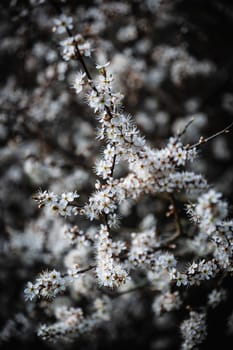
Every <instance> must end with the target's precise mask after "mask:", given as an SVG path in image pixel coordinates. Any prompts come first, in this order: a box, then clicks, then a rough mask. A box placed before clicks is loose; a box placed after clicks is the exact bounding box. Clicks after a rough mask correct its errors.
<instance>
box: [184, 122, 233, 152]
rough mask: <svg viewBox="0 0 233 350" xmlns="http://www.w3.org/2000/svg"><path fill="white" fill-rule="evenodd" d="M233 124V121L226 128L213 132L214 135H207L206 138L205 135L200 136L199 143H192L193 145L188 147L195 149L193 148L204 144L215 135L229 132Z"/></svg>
mask: <svg viewBox="0 0 233 350" xmlns="http://www.w3.org/2000/svg"><path fill="white" fill-rule="evenodd" d="M232 126H233V122H232V123H231V124H229V125H228V126H227V127H225V128H224V129H222V130H220V131H218V132H216V133H215V134H213V135H211V136H209V137H206V138H204V137H203V136H202V137H200V139H199V141H198V142H197V143H195V144H193V145H191V146H188V149H193V148H195V147H198V146H201V145H203V144H204V143H207V142H208V141H210V140H213V139H215V137H218V136H220V135H222V134H226V133H228V132H229V131H230V130H229V129H230V128H231V127H232Z"/></svg>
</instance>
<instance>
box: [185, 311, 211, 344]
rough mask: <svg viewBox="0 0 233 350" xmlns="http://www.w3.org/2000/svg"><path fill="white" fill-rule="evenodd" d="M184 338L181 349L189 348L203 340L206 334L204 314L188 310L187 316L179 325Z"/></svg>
mask: <svg viewBox="0 0 233 350" xmlns="http://www.w3.org/2000/svg"><path fill="white" fill-rule="evenodd" d="M180 330H181V334H182V337H183V339H184V341H183V344H182V350H191V349H193V348H194V347H196V346H198V345H199V344H201V343H202V342H203V340H204V339H205V337H206V335H207V326H206V314H205V313H204V312H203V313H198V312H196V311H190V313H189V318H188V319H187V320H185V321H183V323H182V324H181V326H180Z"/></svg>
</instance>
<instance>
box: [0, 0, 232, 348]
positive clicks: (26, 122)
mask: <svg viewBox="0 0 233 350" xmlns="http://www.w3.org/2000/svg"><path fill="white" fill-rule="evenodd" d="M58 7H59V8H60V9H61V10H62V13H64V14H65V15H67V16H71V17H72V18H73V29H72V30H73V33H74V34H77V33H81V34H82V35H83V36H84V38H86V39H88V40H89V41H90V42H91V44H92V47H93V48H94V52H93V55H92V57H91V58H90V59H87V61H86V63H87V66H88V67H89V69H90V71H91V72H92V74H93V75H95V74H96V73H95V69H94V67H95V64H96V63H97V62H106V61H110V62H111V64H110V68H109V69H111V71H112V73H113V75H114V79H115V81H114V84H115V87H116V91H120V92H121V93H123V94H124V96H125V98H124V101H123V103H124V106H125V111H126V112H127V113H130V114H131V115H132V116H133V118H134V120H135V121H136V124H137V125H138V128H139V129H140V130H141V132H142V134H144V135H145V137H146V139H147V140H149V142H150V143H151V144H152V145H153V146H154V147H162V146H164V145H166V142H167V139H168V138H169V137H170V136H172V135H173V134H175V133H176V132H177V131H179V130H182V129H183V128H184V127H185V125H186V124H187V123H188V122H189V121H190V120H191V119H193V122H192V124H191V125H190V127H189V128H188V129H187V131H186V133H185V134H184V135H183V141H184V143H189V144H194V143H196V142H198V140H199V138H200V137H201V136H205V137H208V136H211V135H213V134H215V133H217V132H218V131H220V130H222V129H224V128H225V127H226V126H228V125H229V124H230V123H232V122H233V45H232V33H233V3H232V1H224V0H222V1H218V0H205V1H203V0H189V1H185V0H144V1H140V0H131V1H123V0H121V1H111V0H109V1H104V0H94V1H88V0H86V1H84V0H83V1H75V0H74V1H65V0H64V1H62V0H61V1H59V0H58V1H49V0H48V1H46V0H45V1H43V0H41V1H39V0H38V1H36V0H31V1H29V0H28V1H23V0H10V1H4V0H2V1H1V4H0V60H1V70H0V84H1V91H0V147H1V150H0V233H1V234H0V247H1V248H0V249H1V255H0V263H1V270H0V283H1V284H2V287H1V291H2V292H1V297H0V298H1V300H0V303H1V304H0V308H1V314H0V344H1V346H2V348H3V349H8V348H9V349H10V348H16V347H20V348H22V349H29V348H31V346H33V347H34V348H38V349H49V348H51V347H53V345H47V344H46V343H43V342H42V341H41V340H40V339H39V338H37V336H36V333H35V329H36V325H37V324H38V319H39V320H43V317H44V316H43V315H42V310H41V309H42V308H41V307H38V306H37V305H30V303H29V304H28V303H27V305H26V303H25V301H24V296H23V289H24V286H25V283H26V282H27V281H28V280H31V279H33V278H34V276H35V274H36V273H38V272H40V271H41V269H42V268H44V266H55V265H58V266H59V264H61V256H62V257H64V256H65V254H66V253H67V249H68V248H67V243H66V241H65V239H64V229H63V227H64V220H63V221H62V219H60V218H56V220H55V219H54V218H51V217H49V216H46V214H43V215H42V214H41V211H39V210H38V208H37V206H36V204H35V203H34V201H33V199H32V196H33V194H34V193H35V192H36V191H37V190H38V189H39V188H41V189H50V190H51V191H54V192H58V193H60V192H62V191H73V190H76V189H78V191H79V193H81V195H82V198H83V200H84V201H85V199H87V198H88V195H89V194H90V193H91V192H92V190H93V185H94V181H95V174H94V172H93V166H94V164H95V159H96V156H97V155H98V154H99V152H101V150H102V149H103V144H101V142H97V141H96V139H95V135H96V128H97V126H98V125H97V122H96V120H95V118H94V117H93V114H92V111H91V110H90V109H89V108H88V106H87V104H86V103H85V101H84V100H83V99H82V98H79V97H77V95H76V94H75V93H74V91H73V90H72V89H71V88H70V86H71V82H72V78H73V77H74V74H75V73H77V72H78V71H79V70H80V69H81V67H80V66H79V64H78V63H77V62H75V61H71V62H66V61H64V59H63V58H62V55H61V49H60V42H61V41H62V40H64V39H65V38H66V34H65V33H64V34H59V33H58V32H54V31H53V27H54V19H55V18H57V16H58V12H57V9H58ZM232 132H233V131H232V130H231V131H230V133H227V134H223V135H220V136H219V137H217V138H214V139H213V140H212V141H210V142H208V143H207V144H206V145H203V146H202V147H201V148H199V151H200V154H199V157H198V160H197V161H196V162H195V164H192V165H191V167H192V168H193V169H195V171H197V172H200V173H202V174H204V175H205V176H206V178H207V179H208V181H209V183H210V184H212V185H213V186H214V187H216V189H217V190H219V191H221V192H223V194H224V197H225V198H226V199H227V200H228V201H229V203H230V204H232V203H233V191H232V188H233V162H232V160H233V158H232V153H233V136H232V135H233V134H232ZM154 205H156V209H155V210H156V214H157V215H159V213H160V212H163V211H164V204H163V203H162V202H161V201H160V200H158V199H157V200H153V201H145V202H144V203H143V204H142V205H141V206H139V207H137V208H132V211H131V212H129V216H128V218H125V219H124V218H123V224H124V225H125V226H126V227H127V226H128V227H134V226H136V225H137V224H138V223H139V222H140V220H141V219H142V218H143V215H145V214H146V213H147V210H148V207H150V208H151V207H152V206H154ZM232 213H233V210H232V207H231V214H232ZM122 215H123V213H122ZM75 220H76V219H75V218H73V219H71V220H70V223H71V224H74V223H75ZM86 224H87V223H83V225H84V226H85V225H86ZM226 283H227V286H228V288H229V290H230V291H231V289H232V286H231V283H230V282H228V281H227V282H226ZM137 298H139V299H140V300H139V301H138V300H137ZM151 298H152V296H151V295H150V294H148V295H147V292H146V291H145V292H143V293H142V294H140V295H139V296H134V297H133V299H134V300H133V301H131V302H129V301H128V302H129V304H127V305H128V306H127V310H128V314H127V315H126V316H125V318H126V320H125V322H122V321H119V318H120V317H119V315H118V314H117V315H115V319H116V326H115V329H114V332H115V333H114V332H113V330H112V329H111V330H108V329H107V328H105V329H102V330H100V331H99V334H98V336H96V338H95V339H94V341H92V342H88V341H87V340H81V341H80V344H79V346H80V348H81V349H107V348H108V347H109V346H110V345H111V348H112V349H115V348H118V347H119V346H125V345H127V346H130V347H132V348H134V349H141V348H142V347H143V348H145V349H176V348H179V345H178V344H179V335H178V336H177V323H176V318H174V317H173V316H171V319H169V320H167V319H166V318H162V319H160V320H154V315H153V314H152V311H151V309H150V308H149V303H148V300H149V301H150V300H151ZM83 302H84V301H83ZM130 303H131V304H130ZM135 303H138V304H137V305H138V310H135ZM119 304H120V305H121V303H119ZM116 305H117V301H116ZM120 305H119V309H118V311H117V313H119V314H120V311H119V310H120ZM122 308H123V307H122ZM231 309H232V301H231V300H229V302H228V303H227V304H226V305H225V306H224V307H221V309H218V310H217V311H215V314H214V315H213V317H210V319H211V320H212V321H211V322H210V333H209V334H210V336H209V337H208V339H207V342H206V343H205V345H204V347H203V349H219V347H220V346H221V345H222V344H223V343H224V344H225V340H226V337H225V333H224V332H225V330H226V328H227V324H226V321H223V320H226V318H227V316H228V315H229V313H230V311H231ZM177 317H178V319H179V317H180V316H177ZM181 318H182V315H181ZM121 322H122V323H121ZM168 324H169V327H168V326H167V325H168ZM216 330H217V332H216ZM108 332H109V333H112V334H111V336H109V333H108ZM229 339H231V338H229ZM226 344H227V343H226ZM72 346H73V347H74V346H75V347H76V346H77V344H75V345H70V348H72ZM224 346H225V347H224V349H232V346H231V345H224ZM59 347H60V345H57V344H56V346H55V348H56V349H59ZM61 348H64V347H63V345H61Z"/></svg>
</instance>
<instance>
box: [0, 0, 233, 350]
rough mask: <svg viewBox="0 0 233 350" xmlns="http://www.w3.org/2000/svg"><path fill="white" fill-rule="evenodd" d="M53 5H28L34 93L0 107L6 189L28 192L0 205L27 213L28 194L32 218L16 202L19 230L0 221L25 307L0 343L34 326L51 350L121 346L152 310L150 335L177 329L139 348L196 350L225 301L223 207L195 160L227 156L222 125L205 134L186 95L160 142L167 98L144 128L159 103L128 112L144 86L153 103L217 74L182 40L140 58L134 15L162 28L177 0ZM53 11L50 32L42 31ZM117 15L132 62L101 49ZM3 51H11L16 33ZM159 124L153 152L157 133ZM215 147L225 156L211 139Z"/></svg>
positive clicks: (141, 36)
mask: <svg viewBox="0 0 233 350" xmlns="http://www.w3.org/2000/svg"><path fill="white" fill-rule="evenodd" d="M16 3H17V2H16ZM64 3H65V4H63V1H61V3H60V2H59V1H55V2H54V1H51V3H50V10H49V11H52V13H51V14H50V12H49V11H48V10H47V9H46V7H44V8H43V6H47V4H46V2H44V1H38V2H37V1H31V2H30V6H31V7H32V9H33V10H36V11H38V15H39V17H38V19H37V22H36V23H37V24H38V27H39V28H40V29H41V31H45V32H46V30H48V28H49V30H50V36H49V37H48V39H47V40H48V42H47V41H46V40H45V41H44V42H43V40H42V38H41V41H38V42H35V43H34V44H32V48H31V56H30V57H29V58H28V59H27V61H26V70H27V71H28V72H29V75H30V74H31V76H32V75H33V73H34V71H36V65H37V64H41V71H40V70H38V74H37V76H36V77H35V81H36V83H35V85H36V87H35V86H34V87H33V88H32V89H31V90H30V91H26V88H25V90H24V89H23V87H18V86H17V80H16V79H15V78H14V77H11V78H9V79H8V80H6V82H5V85H4V87H3V96H2V97H1V99H2V101H1V102H2V105H3V107H4V109H5V111H4V113H3V114H2V120H3V122H5V121H6V119H5V118H6V116H7V112H9V111H12V108H13V107H12V106H14V107H15V111H17V113H18V120H16V121H15V125H14V126H12V125H11V123H10V120H9V125H8V129H7V122H5V124H4V123H3V127H2V135H3V141H4V137H5V139H6V140H7V142H8V143H6V145H5V147H4V149H3V160H2V163H4V162H5V163H6V167H7V164H8V163H9V164H12V165H11V166H10V167H9V169H8V171H7V174H6V175H5V179H4V181H5V182H6V184H7V179H10V181H12V182H15V183H16V184H18V185H19V186H20V184H21V183H27V186H26V185H25V190H24V189H23V188H22V191H24V197H23V198H22V199H20V198H19V199H17V198H14V196H15V194H14V193H11V194H8V192H7V191H8V189H7V187H5V188H3V196H4V198H7V200H8V196H9V197H10V196H12V198H13V202H16V203H18V202H20V201H22V206H23V207H24V206H25V201H26V203H31V202H30V198H29V197H30V194H32V198H33V200H34V201H35V202H36V203H37V205H38V207H39V212H38V211H37V209H36V208H35V206H33V204H32V205H31V206H30V205H28V204H26V206H25V208H24V209H23V211H22V218H23V219H22V221H24V223H23V225H20V222H19V224H18V225H13V224H12V220H11V214H7V219H6V221H5V223H4V225H5V226H4V229H5V230H6V231H7V233H8V238H7V239H5V238H4V239H3V241H2V242H3V248H2V250H3V255H4V256H6V257H8V258H9V265H10V266H13V268H14V266H16V265H17V262H18V261H20V262H21V263H20V264H21V265H22V267H21V265H20V268H19V271H18V272H17V273H18V275H19V276H21V277H20V278H19V277H17V278H19V279H20V281H21V290H24V296H23V298H21V300H22V299H24V302H21V304H20V305H21V307H20V311H18V313H17V312H14V315H13V316H12V317H10V318H9V320H8V321H7V322H5V323H4V325H3V327H2V331H1V340H2V341H3V342H4V341H8V340H9V339H11V337H13V338H14V337H19V338H20V339H23V337H25V339H26V338H27V337H29V338H30V337H32V335H31V334H33V332H35V331H36V332H37V336H38V337H39V339H42V340H43V341H44V342H45V344H50V345H48V346H53V345H54V344H55V346H59V344H61V345H62V346H64V344H66V345H67V346H70V347H71V348H72V346H76V345H75V344H76V343H77V342H79V344H80V346H81V347H83V348H85V346H87V344H88V346H89V347H90V348H94V343H95V342H96V341H97V340H98V339H99V340H98V342H99V344H100V346H99V347H98V348H101V346H102V345H101V344H102V342H103V344H109V343H112V342H113V339H118V338H119V333H120V332H121V326H123V327H124V328H125V329H126V332H125V333H127V332H128V331H129V332H130V331H131V330H132V329H133V328H134V327H135V324H134V322H139V321H140V319H141V320H143V319H144V318H145V317H147V312H149V315H150V327H151V328H152V329H153V330H154V329H157V330H159V324H160V323H161V324H162V323H163V322H165V323H167V324H168V329H167V330H166V332H167V335H168V334H169V332H173V327H174V324H175V327H176V335H175V336H174V337H173V336H172V337H170V339H166V338H167V337H168V338H169V336H167V337H165V338H163V337H162V340H161V346H160V345H159V342H157V340H158V339H156V337H155V338H154V337H153V336H151V338H152V340H153V342H154V345H153V347H152V345H151V348H154V349H171V348H173V349H174V348H175V347H176V346H178V347H179V348H181V349H187V350H189V349H190V350H191V349H194V348H199V347H201V346H202V344H203V343H204V344H205V341H206V338H207V336H208V327H209V326H208V318H210V315H211V313H212V312H214V311H215V310H218V307H219V306H220V307H221V305H223V304H224V303H227V302H228V301H229V297H230V296H229V293H230V291H231V287H229V284H230V282H231V278H232V272H233V269H232V262H233V220H232V219H231V218H230V207H229V204H228V202H227V200H225V199H224V197H225V196H224V195H223V194H222V193H221V191H220V190H219V189H218V186H217V187H216V189H215V186H213V185H212V184H211V183H208V182H207V180H206V176H205V174H204V173H205V172H206V173H207V174H208V171H205V170H206V168H205V165H203V166H202V169H203V171H199V169H198V168H201V161H200V159H201V156H200V152H201V149H202V148H203V147H205V144H207V147H208V145H209V144H210V143H211V142H213V144H214V145H215V146H213V147H214V148H213V149H214V150H215V151H214V152H215V155H217V156H216V158H217V159H218V157H219V158H220V159H222V158H224V156H225V155H222V153H224V152H225V151H224V149H226V150H228V149H227V148H224V147H225V144H224V142H225V141H224V140H225V138H227V137H226V136H224V134H225V133H227V132H228V131H230V127H231V125H224V127H223V128H221V129H220V130H216V132H215V133H213V134H211V135H208V136H206V137H203V136H201V129H202V127H203V126H205V125H206V123H207V116H206V115H205V114H202V113H201V112H200V111H198V107H197V106H199V105H200V106H201V103H199V102H198V99H195V98H193V99H189V100H187V101H186V102H185V104H186V107H185V108H186V111H187V115H185V116H184V118H183V119H179V118H175V120H174V121H173V123H172V128H171V129H173V136H172V137H171V136H170V137H168V139H167V136H168V135H167V132H164V130H165V129H166V128H167V129H168V130H169V116H168V112H169V109H170V108H171V107H169V106H170V104H169V101H168V100H167V98H166V96H165V100H166V101H167V109H168V111H162V110H161V111H157V114H156V118H154V119H152V118H150V115H151V113H148V110H149V111H151V110H153V109H155V110H156V109H157V107H156V100H154V99H153V97H151V98H146V97H145V111H140V110H139V112H138V111H137V109H136V111H135V112H136V118H133V117H131V115H129V114H128V113H127V112H126V108H125V107H124V103H126V104H127V103H128V107H129V109H130V108H131V107H132V105H134V103H135V104H137V107H138V108H140V107H139V106H140V100H141V97H140V96H141V95H142V96H143V88H144V87H145V89H147V90H146V94H147V93H148V95H150V94H152V93H153V89H155V91H156V92H158V94H159V95H160V97H161V94H162V96H163V93H162V91H163V83H165V82H166V81H167V80H168V81H169V82H170V83H171V84H173V85H174V86H175V88H179V87H182V86H183V84H185V82H187V81H189V80H190V79H191V80H192V79H197V78H198V79H199V78H200V79H206V78H207V79H208V77H211V76H212V75H213V74H215V73H216V66H215V64H214V62H211V61H209V60H207V59H204V60H199V59H198V58H195V57H193V56H192V55H191V54H190V53H189V52H188V50H187V49H186V48H184V47H182V46H177V47H172V46H169V45H167V44H164V43H159V44H158V45H157V46H156V47H155V48H154V49H153V48H152V41H150V40H149V36H148V35H147V36H146V34H148V33H147V32H148V31H149V28H148V27H147V26H148V23H147V22H146V18H148V16H151V17H152V18H153V16H158V13H159V14H161V18H159V16H158V17H156V18H157V21H158V22H157V24H156V25H157V26H158V28H163V26H165V27H166V26H168V25H169V24H172V23H173V21H174V20H175V19H176V13H175V12H174V15H173V16H172V14H173V11H175V5H176V1H175V2H174V4H173V5H172V4H170V2H169V1H168V2H167V3H166V2H165V4H163V2H162V1H150V0H147V1H145V3H144V4H142V5H140V4H139V3H138V2H137V1H133V2H132V4H131V3H130V2H127V1H122V2H121V1H120V2H112V1H109V2H105V1H95V2H94V4H93V5H89V4H88V5H85V4H81V5H76V4H73V2H70V4H69V2H66V1H64ZM177 3H178V1H177ZM30 6H29V7H28V10H25V11H26V13H25V12H23V10H22V9H21V8H20V6H19V5H18V7H17V4H13V3H12V4H11V5H10V8H11V9H14V11H16V14H15V16H16V19H15V20H16V22H17V21H19V23H20V18H21V17H24V16H27V15H28V13H30V12H27V11H29V8H30ZM134 6H135V7H136V9H134ZM137 6H138V8H137ZM72 9H73V10H75V13H72ZM139 10H141V11H142V13H141V19H140V21H141V22H139V24H138V26H137V21H136V19H137V16H139V18H140V13H139V14H138V11H139ZM134 11H136V12H135V13H134ZM158 11H160V12H158ZM63 12H64V13H63ZM76 12H77V13H76ZM139 12H140V11H139ZM65 13H66V14H65ZM67 13H69V15H68V14H67ZM71 14H72V16H71ZM128 16H130V17H129V18H128ZM51 17H53V18H52V19H53V24H51V22H48V21H47V19H48V18H51ZM121 17H122V21H123V24H122V27H118V28H117V29H118V30H117V32H116V33H115V37H116V38H117V40H118V42H119V43H121V45H123V46H124V45H126V44H128V43H131V45H134V47H135V52H136V53H138V54H139V55H142V57H143V58H142V59H136V58H135V57H134V55H133V53H132V52H128V51H127V49H126V50H125V53H124V54H121V53H119V52H117V51H116V48H114V47H113V44H111V42H110V41H109V40H107V39H106V41H105V40H104V36H105V35H106V30H108V28H109V27H110V29H111V31H112V30H114V26H113V27H111V26H110V24H109V23H108V21H109V20H110V19H111V18H113V20H114V21H116V23H117V21H118V20H120V18H121ZM14 18H15V17H14ZM127 18H128V19H129V21H128V20H127ZM47 22H48V23H49V24H48V23H47ZM127 22H128V23H127ZM116 23H115V24H114V25H115V26H116V25H117V24H116ZM23 28H24V27H22V28H21V27H19V33H21V32H22V31H23V30H22V29H23ZM146 28H147V29H146ZM20 29H21V31H20ZM51 33H52V34H51ZM110 34H111V35H113V33H110ZM8 41H9V42H10V41H12V42H13V43H14V44H15V45H16V46H15V47H17V45H18V46H19V47H20V45H22V44H21V42H20V41H19V42H18V43H17V39H15V38H13V37H12V36H10V37H9V38H8ZM9 42H7V41H6V43H5V49H6V51H7V50H8V49H9V50H10V49H11V48H10V45H9ZM51 42H56V44H55V45H54V46H55V48H54V49H51V47H50V45H51ZM132 43H133V44H132ZM7 45H9V47H8V46H7ZM3 47H4V45H3ZM11 50H12V49H11ZM149 53H150V57H149V58H148V57H147V56H148V55H149ZM144 56H145V57H144ZM147 60H148V62H147ZM146 63H148V71H146V69H147V65H146ZM67 82H68V84H67ZM67 85H69V86H70V88H69V87H67ZM29 86H30V84H29ZM64 87H65V90H64V91H62V88H64ZM61 91H62V92H61ZM9 92H11V94H10V93H9ZM228 97H229V96H228ZM127 98H129V102H127ZM161 100H164V98H163V97H161ZM203 100H204V98H203ZM138 101H139V102H138ZM160 102H161V101H160ZM165 104H166V103H165ZM203 104H204V102H203ZM225 104H226V102H225ZM69 106H70V107H69ZM77 106H78V108H77ZM69 108H70V110H69ZM173 108H174V107H173ZM74 113H75V115H77V118H76V117H74ZM59 116H60V117H59ZM190 117H192V118H194V119H196V120H197V123H195V121H193V119H190ZM59 118H61V119H59ZM156 128H158V134H157V136H158V139H159V138H162V140H163V141H161V142H158V141H155V140H154V138H153V132H154V131H155V129H156ZM67 130H68V133H67V132H66V131H67ZM159 130H160V131H159ZM190 130H193V132H192V133H191V132H190ZM170 131H172V130H170ZM4 132H5V133H6V135H5V136H4ZM12 134H13V135H14V136H15V139H14V142H13V141H12V140H11V137H12ZM95 134H96V135H95ZM143 134H145V135H146V136H147V137H146V136H143ZM94 135H95V136H96V137H94ZM219 139H220V140H222V141H221V142H222V143H223V146H221V144H220V145H219V144H218V143H217V144H216V142H219V141H217V140H219ZM3 143H4V142H3ZM100 146H101V147H100ZM220 148H222V149H223V151H222V153H221V150H220V151H219V149H220ZM216 149H218V151H216ZM214 152H213V153H214ZM229 152H230V151H229ZM219 153H221V155H220V156H219ZM226 153H227V152H226ZM14 159H16V160H17V162H21V163H20V164H21V165H20V166H18V165H17V164H18V163H17V162H14ZM224 159H225V158H224ZM198 162H199V163H198ZM203 164H205V163H204V162H203ZM207 164H208V159H207ZM198 165H199V166H198ZM207 166H208V165H207ZM19 169H20V170H19ZM22 169H23V170H22ZM229 184H230V182H229V181H228V182H227V184H226V185H227V186H229ZM227 188H228V187H227ZM225 195H226V193H225ZM16 197H17V196H16ZM20 203H21V202H20ZM9 207H10V205H8V206H7V208H9ZM9 212H10V211H9ZM29 218H30V220H29V221H28V222H27V219H29ZM18 219H19V221H20V219H21V215H20V213H19V216H18ZM26 280H27V282H26ZM195 293H196V297H195ZM18 294H20V292H18ZM21 294H22V293H21ZM21 294H20V295H21ZM21 297H22V295H21ZM25 301H26V302H25ZM22 305H23V306H22ZM148 310H150V311H148ZM228 316H229V315H228ZM231 318H232V316H230V317H228V321H227V322H228V335H229V336H230V334H231V332H232V328H233V327H232V325H231V324H232V320H231ZM161 324H160V326H161ZM169 327H170V328H169ZM18 329H21V332H20V331H18ZM106 331H107V332H106ZM17 332H18V333H19V334H18V333H17ZM103 332H105V333H107V334H108V335H103ZM124 336H125V335H124ZM126 339H127V335H126ZM177 339H178V341H177ZM43 346H46V345H43ZM159 346H160V347H159Z"/></svg>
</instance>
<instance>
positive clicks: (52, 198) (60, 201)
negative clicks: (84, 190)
mask: <svg viewBox="0 0 233 350" xmlns="http://www.w3.org/2000/svg"><path fill="white" fill-rule="evenodd" d="M78 197H79V195H78V194H77V192H64V193H62V194H61V195H56V194H54V193H53V192H49V191H39V192H38V193H37V194H36V195H34V199H35V200H36V201H37V202H38V205H39V208H41V207H44V206H45V207H50V208H51V209H52V211H53V212H54V213H57V214H60V215H62V216H70V215H71V214H72V212H73V208H74V207H73V205H72V203H73V202H74V201H75V200H76V198H78Z"/></svg>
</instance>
